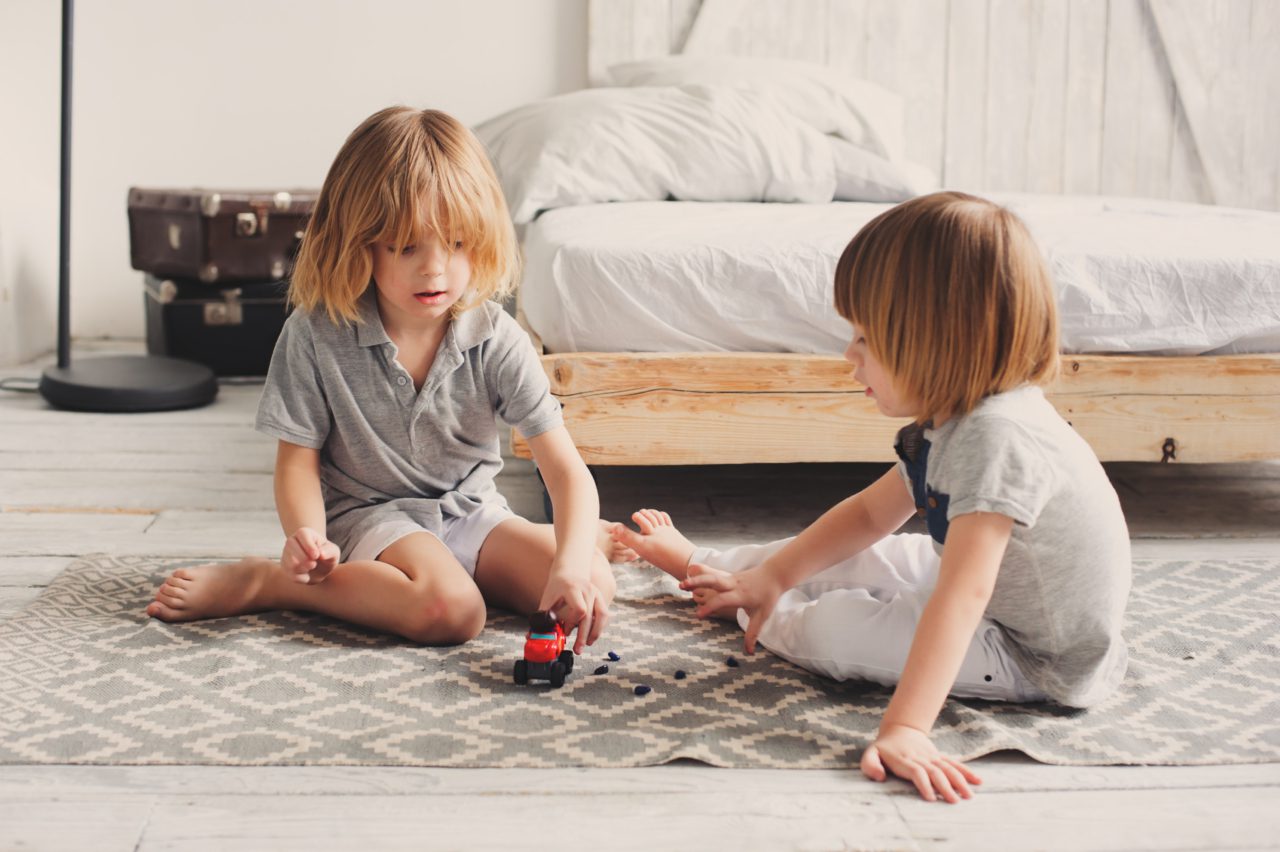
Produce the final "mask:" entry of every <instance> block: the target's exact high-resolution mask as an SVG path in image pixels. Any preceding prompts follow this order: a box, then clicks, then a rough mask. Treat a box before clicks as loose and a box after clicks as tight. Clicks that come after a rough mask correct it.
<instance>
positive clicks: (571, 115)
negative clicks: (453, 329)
mask: <svg viewBox="0 0 1280 852" xmlns="http://www.w3.org/2000/svg"><path fill="white" fill-rule="evenodd" d="M475 132H476V135H477V136H478V137H479V138H480V140H481V142H483V143H484V144H485V146H486V147H487V148H488V150H489V155H490V157H491V158H492V159H493V164H494V168H495V169H496V170H497V172H498V178H499V180H500V181H501V183H502V189H503V192H504V194H505V195H506V197H507V204H508V205H509V206H510V208H511V216H512V219H513V220H514V221H515V222H516V223H517V224H523V223H526V222H531V221H532V220H533V219H534V217H535V216H537V214H538V212H539V211H541V210H547V209H551V208H555V207H565V206H569V205H574V204H593V203H599V202H605V201H664V200H667V199H669V198H673V199H677V200H680V201H799V202H826V201H830V200H831V198H832V196H833V195H834V193H835V182H836V181H835V171H834V165H833V160H832V155H831V150H830V145H829V138H828V137H826V136H824V135H823V134H822V133H820V132H818V131H817V130H815V129H814V128H812V127H810V126H808V125H807V124H805V123H803V122H801V121H799V120H797V119H796V118H795V117H794V115H792V114H791V113H788V112H785V111H781V110H780V109H778V108H776V107H775V106H774V105H773V104H771V103H769V102H766V101H763V100H761V99H760V98H758V97H755V96H753V95H752V94H751V93H750V92H745V91H741V90H739V89H734V88H729V87H713V86H663V87H657V88H629V89H617V88H609V89H587V90H583V91H579V92H570V93H569V94H565V95H559V96H556V97H553V98H547V99H545V100H541V101H536V102H534V103H531V104H526V105H525V106H521V107H517V108H516V109H514V110H511V111H510V112H507V113H504V114H502V115H499V116H497V117H496V118H492V119H490V120H488V121H486V122H484V123H483V124H481V125H480V126H478V127H476V128H475Z"/></svg>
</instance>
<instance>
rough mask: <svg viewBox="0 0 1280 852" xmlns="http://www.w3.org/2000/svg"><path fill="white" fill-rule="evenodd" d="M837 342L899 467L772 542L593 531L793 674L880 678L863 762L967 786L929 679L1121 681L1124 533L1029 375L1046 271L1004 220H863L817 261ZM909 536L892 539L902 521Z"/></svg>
mask: <svg viewBox="0 0 1280 852" xmlns="http://www.w3.org/2000/svg"><path fill="white" fill-rule="evenodd" d="M835 302H836V308H837V310H839V312H840V314H841V315H842V316H843V317H844V318H845V319H847V320H848V321H849V322H850V324H851V326H852V341H851V342H850V344H849V347H848V349H847V350H846V351H845V357H846V358H847V359H848V360H849V362H850V363H851V364H852V365H853V367H854V377H855V378H856V379H858V380H859V381H861V382H862V383H863V384H864V385H866V389H867V390H866V393H867V396H868V397H870V398H871V399H873V400H874V401H875V404H876V406H877V407H878V408H879V410H880V411H881V412H882V413H884V414H886V415H889V416H891V417H903V418H910V419H911V420H912V421H913V422H912V423H911V424H910V425H908V426H905V427H904V428H903V429H902V430H901V431H900V432H899V433H898V441H897V452H898V456H899V458H900V462H899V463H898V465H897V466H896V467H895V468H894V469H893V470H891V471H889V472H888V473H886V474H885V475H884V476H882V477H881V478H880V479H879V480H878V481H876V482H875V483H874V484H872V485H871V486H869V487H868V488H866V489H865V490H863V491H862V492H860V493H859V494H856V495H854V496H852V497H850V498H848V499H846V500H844V501H843V502H841V503H840V504H839V505H837V506H835V507H834V508H833V509H831V510H830V511H828V512H827V513H826V514H825V515H823V516H822V517H821V518H819V519H818V520H817V521H816V522H814V523H813V524H812V525H811V526H810V527H809V528H808V529H806V530H805V531H804V532H802V533H801V534H800V535H799V536H796V537H795V538H793V539H786V540H783V541H777V542H773V543H772V544H767V545H749V546H745V547H738V548H734V549H732V550H728V551H724V552H717V551H713V550H709V549H706V548H698V547H696V546H695V545H694V544H693V543H692V542H690V541H689V540H688V539H686V538H684V536H682V535H681V534H680V533H679V532H678V531H677V530H676V528H675V526H673V525H672V523H671V519H670V517H669V516H668V515H666V514H665V513H663V512H660V511H654V510H650V509H642V510H641V511H639V512H637V513H635V514H634V515H633V516H632V517H633V519H634V520H635V521H636V523H637V524H638V526H639V527H640V532H639V533H636V532H633V531H631V530H630V529H628V528H626V527H624V526H622V525H620V524H619V525H617V526H616V527H614V530H613V534H614V537H615V538H616V539H617V540H618V541H619V542H620V543H624V544H626V545H628V546H630V547H632V548H633V549H634V550H635V551H636V552H638V553H639V554H640V555H641V556H643V557H645V558H646V559H648V560H650V561H651V562H653V563H654V564H656V565H657V566H658V567H660V568H662V569H664V570H666V571H667V572H669V573H671V574H673V575H675V576H676V577H677V578H679V579H680V580H681V581H682V582H681V587H682V588H685V589H688V590H690V591H692V592H693V597H694V601H695V602H696V603H697V605H698V614H699V615H700V616H707V615H726V616H732V615H736V617H737V619H738V621H739V623H740V624H741V625H742V627H743V628H744V629H745V630H746V647H747V651H748V652H749V653H750V652H751V651H753V650H754V647H755V643H756V640H757V638H758V639H759V640H760V641H761V642H762V643H764V645H766V646H767V647H768V648H769V649H770V650H771V651H773V652H774V653H776V654H778V655H779V656H782V657H785V658H786V659H788V660H791V661H792V662H795V663H797V664H798V665H801V666H804V667H805V668H808V669H810V670H812V671H815V672H818V673H820V674H823V675H826V676H829V677H832V678H835V679H837V680H844V679H846V678H859V679H864V680H871V681H875V682H878V683H882V684H886V685H894V686H896V688H895V691H894V695H893V698H892V700H891V701H890V703H889V707H888V709H887V710H886V711H885V715H884V718H883V720H882V722H881V725H880V731H879V733H878V735H877V738H876V741H875V742H874V743H873V744H872V745H871V746H870V747H869V748H868V749H867V750H866V752H865V753H864V754H863V758H862V770H863V772H864V773H866V774H867V775H868V776H869V777H871V778H874V779H876V780H883V779H884V778H885V777H886V769H888V770H889V771H892V772H893V773H895V774H897V775H899V776H901V777H903V778H907V779H909V780H911V781H913V782H914V783H915V784H916V786H917V788H918V789H919V790H920V793H921V795H923V796H924V797H925V798H927V799H930V800H932V799H933V798H935V796H936V795H941V796H942V797H943V798H945V799H946V800H948V801H956V800H957V799H958V798H961V797H964V798H967V797H969V796H970V795H971V792H970V787H969V785H970V784H974V783H978V778H977V776H976V775H974V773H973V772H972V771H971V770H970V769H969V768H968V767H966V766H965V765H964V764H962V763H960V762H959V761H956V760H953V759H951V758H949V757H947V756H945V755H942V754H939V753H938V751H937V749H936V748H935V747H934V745H933V743H932V742H931V741H930V739H929V730H930V728H931V727H932V726H933V723H934V721H935V719H936V718H937V715H938V712H939V711H940V709H941V707H942V704H943V702H944V701H945V699H946V697H947V695H949V694H950V695H957V696H967V697H978V698H985V699H992V700H999V701H1044V700H1049V701H1055V702H1058V703H1060V704H1065V705H1068V706H1072V707H1088V706H1090V705H1093V704H1096V703H1097V702H1099V701H1101V700H1103V699H1104V698H1106V697H1107V696H1108V695H1109V694H1111V693H1112V692H1113V691H1114V690H1115V689H1116V687H1117V686H1118V685H1119V683H1120V681H1121V679H1122V678H1123V677H1124V672H1125V666H1126V662H1127V654H1126V650H1125V644H1124V639H1123V638H1122V637H1121V633H1120V630H1121V620H1122V616H1123V613H1124V607H1125V602H1126V600H1127V598H1128V593H1129V579H1130V560H1129V535H1128V530H1127V528H1126V526H1125V522H1124V516H1123V514H1122V513H1121V510H1120V503H1119V500H1118V499H1117V497H1116V493H1115V490H1114V489H1113V488H1112V487H1111V484H1110V483H1109V482H1108V481H1107V477H1106V474H1105V473H1104V472H1103V469H1102V466H1101V464H1099V462H1098V459H1097V457H1096V456H1095V455H1094V453H1093V451H1092V450H1091V449H1090V448H1089V446H1088V444H1086V443H1085V441H1084V440H1083V439H1082V438H1081V437H1080V436H1079V435H1077V434H1076V432H1075V431H1074V430H1073V429H1072V428H1071V426H1070V425H1069V424H1068V423H1067V422H1066V421H1065V420H1063V419H1062V417H1061V416H1060V415H1059V414H1058V413H1057V411H1055V410H1054V408H1053V406H1052V405H1050V404H1049V402H1048V401H1046V399H1045V396H1044V393H1043V392H1042V391H1041V390H1040V388H1039V387H1038V385H1040V384H1043V383H1046V382H1049V381H1051V380H1052V379H1053V378H1054V377H1055V376H1056V375H1057V371H1058V366H1059V355H1058V335H1057V317H1056V312H1055V306H1054V294H1053V288H1052V283H1051V281H1050V279H1049V275H1048V271H1047V270H1046V268H1045V265H1044V262H1043V260H1042V258H1041V257H1040V254H1039V251H1038V250H1037V248H1036V246H1035V243H1034V242H1033V241H1032V239H1031V237H1030V235H1029V234H1028V232H1027V230H1026V228H1025V227H1024V226H1023V224H1022V223H1021V221H1019V220H1018V219H1017V217H1015V216H1014V215H1013V214H1012V213H1010V212H1009V211H1007V210H1005V209H1004V208H1002V207H999V206H997V205H995V204H992V203H991V202H989V201H986V200H983V199H980V198H976V197H974V196H970V195H965V194H962V193H955V192H940V193H935V194H933V195H929V196H924V197H922V198H917V199H914V200H912V201H909V202H906V203H904V204H901V205H898V206H897V207H895V208H893V209H891V210H889V211H888V212H886V213H884V214H882V215H881V216H879V217H877V218H876V219H875V220H873V221H872V222H871V223H869V224H868V225H867V226H866V227H865V228H863V229H862V231H860V232H859V233H858V234H857V235H856V236H855V237H854V238H853V240H852V241H851V242H850V243H849V246H848V247H847V248H846V249H845V251H844V254H843V256H842V257H841V258H840V263H839V265H838V266H837V268H836V279H835ZM912 514H918V515H920V516H921V517H922V518H924V519H925V521H926V524H927V527H928V531H929V534H928V535H892V533H894V532H895V531H896V530H897V529H898V528H899V527H901V526H902V525H903V523H905V522H906V521H907V519H908V518H910V517H911V515H912Z"/></svg>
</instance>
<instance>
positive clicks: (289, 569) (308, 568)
mask: <svg viewBox="0 0 1280 852" xmlns="http://www.w3.org/2000/svg"><path fill="white" fill-rule="evenodd" d="M340 555H341V554H340V552H339V551H338V546H337V545H336V544H334V543H333V542H331V541H329V540H328V539H327V538H325V537H324V536H322V535H320V533H318V532H316V531H315V530H313V529H311V527H298V530H297V531H296V532H295V533H294V534H293V535H291V536H289V539H288V540H287V541H286V542H285V543H284V552H283V553H281V554H280V565H281V566H282V567H283V568H284V570H285V573H286V574H292V575H293V579H295V580H297V581H298V582H299V583H310V584H313V585H314V584H315V583H319V582H322V581H323V580H324V579H325V578H326V577H328V576H329V572H330V571H332V570H333V569H334V566H336V565H337V564H338V557H339V556H340Z"/></svg>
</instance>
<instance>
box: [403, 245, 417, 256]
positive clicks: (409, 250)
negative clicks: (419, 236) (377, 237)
mask: <svg viewBox="0 0 1280 852" xmlns="http://www.w3.org/2000/svg"><path fill="white" fill-rule="evenodd" d="M417 248H418V247H417V246H405V247H404V248H402V249H401V250H400V253H401V254H413V253H414V251H416V250H417Z"/></svg>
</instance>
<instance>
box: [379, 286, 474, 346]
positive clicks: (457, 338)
mask: <svg viewBox="0 0 1280 852" xmlns="http://www.w3.org/2000/svg"><path fill="white" fill-rule="evenodd" d="M356 307H357V310H358V311H359V313H360V321H359V322H358V323H356V343H357V345H359V346H361V347H369V346H381V345H382V344H384V343H390V342H391V338H390V337H389V336H388V335H387V329H386V328H385V327H384V326H383V325H382V317H381V316H380V315H379V314H378V293H377V288H375V287H374V285H373V283H372V282H370V284H369V286H368V287H366V288H365V291H364V292H363V293H361V294H360V300H359V302H358V303H357V306H356ZM493 333H494V325H493V318H492V317H490V316H489V311H488V309H487V305H483V304H482V305H477V306H476V307H474V308H472V309H470V310H468V311H466V312H464V313H463V314H462V316H459V317H456V318H455V319H454V320H453V322H452V323H450V324H449V331H448V334H447V335H446V337H445V341H446V343H448V342H450V341H452V343H453V345H454V346H456V347H457V348H458V351H459V352H466V351H467V350H468V349H471V348H472V347H475V346H479V345H480V344H481V343H484V342H485V341H486V340H488V339H489V338H490V337H493Z"/></svg>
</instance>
